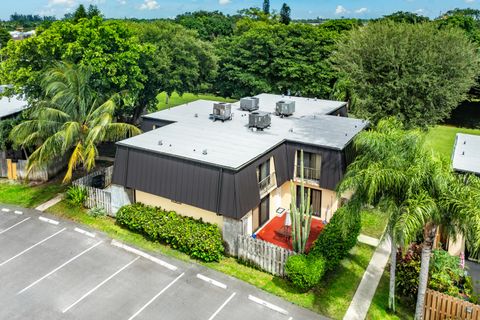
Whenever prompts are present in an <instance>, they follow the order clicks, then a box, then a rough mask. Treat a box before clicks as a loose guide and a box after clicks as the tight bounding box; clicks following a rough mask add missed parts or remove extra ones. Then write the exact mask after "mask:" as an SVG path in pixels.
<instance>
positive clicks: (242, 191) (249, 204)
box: [235, 165, 260, 219]
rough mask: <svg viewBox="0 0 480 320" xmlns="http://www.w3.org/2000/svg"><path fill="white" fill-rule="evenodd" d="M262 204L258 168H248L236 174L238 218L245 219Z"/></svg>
mask: <svg viewBox="0 0 480 320" xmlns="http://www.w3.org/2000/svg"><path fill="white" fill-rule="evenodd" d="M259 203H260V190H259V188H258V178H257V172H256V166H252V165H250V166H247V167H245V168H243V169H242V170H240V171H239V172H237V173H236V174H235V208H236V218H237V219H239V218H241V217H243V215H244V214H245V213H247V212H248V211H249V210H251V209H253V208H255V207H256V206H258V204H259Z"/></svg>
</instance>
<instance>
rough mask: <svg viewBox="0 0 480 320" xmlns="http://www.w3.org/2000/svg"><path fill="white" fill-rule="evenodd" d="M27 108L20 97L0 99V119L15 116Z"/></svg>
mask: <svg viewBox="0 0 480 320" xmlns="http://www.w3.org/2000/svg"><path fill="white" fill-rule="evenodd" d="M26 108H28V104H27V102H26V101H25V100H23V99H22V98H21V97H20V96H12V97H1V98H0V119H2V118H5V117H9V116H12V115H15V114H17V113H20V112H21V111H23V110H25V109H26Z"/></svg>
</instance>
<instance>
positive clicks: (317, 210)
mask: <svg viewBox="0 0 480 320" xmlns="http://www.w3.org/2000/svg"><path fill="white" fill-rule="evenodd" d="M308 190H310V206H312V209H313V215H314V216H316V217H321V216H322V190H317V189H311V188H304V192H305V200H307V197H308ZM300 191H301V187H300V186H297V207H298V208H300V195H301V193H300Z"/></svg>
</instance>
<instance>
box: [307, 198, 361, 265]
mask: <svg viewBox="0 0 480 320" xmlns="http://www.w3.org/2000/svg"><path fill="white" fill-rule="evenodd" d="M347 208H348V206H344V207H341V208H339V209H338V210H337V212H335V214H334V215H333V217H332V219H331V220H330V222H329V223H328V224H327V225H326V226H325V228H324V229H323V231H322V232H321V233H320V235H319V236H318V238H317V240H315V242H314V243H313V246H312V249H311V250H310V253H309V256H310V255H311V256H316V257H319V256H322V257H324V258H325V261H326V265H325V267H326V270H328V271H330V270H333V269H334V268H335V267H336V266H337V265H338V264H339V263H340V261H341V260H342V259H343V258H345V257H347V256H348V252H349V251H350V250H351V249H352V248H353V247H354V246H355V244H356V243H357V238H358V235H359V234H360V227H361V223H360V219H356V220H355V221H353V223H351V225H350V226H349V231H348V233H345V232H344V229H343V226H342V223H343V219H344V218H346V216H345V215H348V214H350V213H349V211H348V209H347Z"/></svg>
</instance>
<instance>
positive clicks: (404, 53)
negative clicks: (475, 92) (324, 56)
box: [333, 21, 479, 127]
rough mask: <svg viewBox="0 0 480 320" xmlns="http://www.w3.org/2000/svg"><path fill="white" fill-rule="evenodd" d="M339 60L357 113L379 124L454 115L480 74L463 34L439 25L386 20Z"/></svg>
mask: <svg viewBox="0 0 480 320" xmlns="http://www.w3.org/2000/svg"><path fill="white" fill-rule="evenodd" d="M446 43H448V44H449V45H448V46H447V45H445V44H446ZM333 61H334V63H335V66H336V70H338V71H339V73H340V77H341V78H342V79H343V80H344V81H347V83H348V84H349V90H350V91H351V94H352V95H353V97H354V101H355V103H354V104H353V105H352V106H351V110H352V112H353V113H355V115H357V116H358V117H361V118H366V119H369V120H371V121H372V122H374V123H376V122H377V121H379V120H380V119H382V118H384V117H389V116H395V117H397V118H398V119H400V120H401V121H402V122H403V123H404V124H405V125H406V126H407V127H425V126H428V125H433V124H436V123H439V122H440V121H441V120H443V119H445V118H446V117H448V116H449V115H450V112H451V111H452V110H453V109H454V108H456V107H457V106H458V104H459V103H460V102H461V101H463V100H464V99H465V98H466V93H467V92H468V91H469V90H470V88H471V87H472V86H473V85H474V83H475V77H476V75H477V74H478V71H479V64H478V62H479V57H478V52H477V47H476V46H475V45H474V44H472V43H471V42H470V41H469V40H468V39H467V37H466V36H465V34H464V33H463V31H462V30H459V29H454V28H441V29H439V28H438V27H437V26H436V25H435V24H404V23H401V24H396V23H393V22H390V21H382V22H377V23H371V24H369V25H367V26H365V27H363V28H362V29H361V30H355V29H354V30H353V31H351V34H350V36H349V37H348V38H347V39H346V40H345V41H344V42H343V43H341V44H340V45H339V47H338V50H337V52H336V54H335V56H334V59H333Z"/></svg>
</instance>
